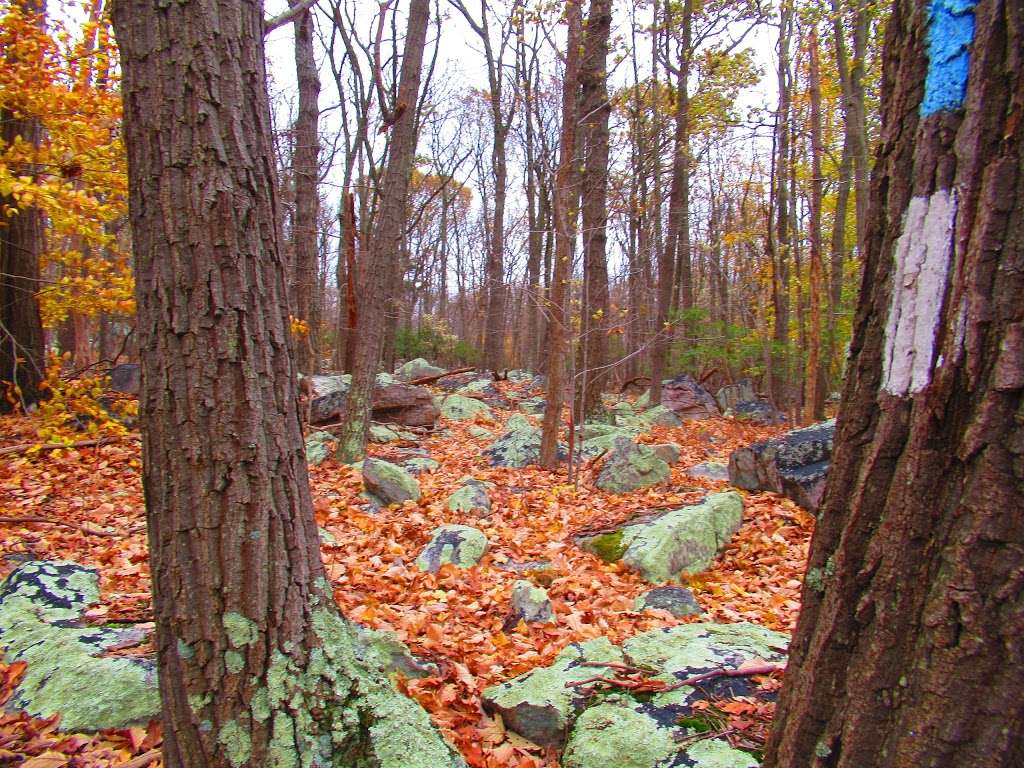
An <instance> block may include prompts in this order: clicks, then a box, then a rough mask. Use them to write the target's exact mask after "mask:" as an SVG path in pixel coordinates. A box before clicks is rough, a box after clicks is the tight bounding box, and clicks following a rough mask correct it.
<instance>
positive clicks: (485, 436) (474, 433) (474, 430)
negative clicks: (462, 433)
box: [466, 424, 494, 440]
mask: <svg viewBox="0 0 1024 768" xmlns="http://www.w3.org/2000/svg"><path fill="white" fill-rule="evenodd" d="M466 431H467V432H468V433H469V436H470V437H473V438H476V439H477V440H492V439H494V433H493V432H491V430H489V429H484V428H483V427H479V426H477V425H476V424H471V425H470V427H469V429H468V430H466Z"/></svg>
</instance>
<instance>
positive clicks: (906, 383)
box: [882, 189, 956, 397]
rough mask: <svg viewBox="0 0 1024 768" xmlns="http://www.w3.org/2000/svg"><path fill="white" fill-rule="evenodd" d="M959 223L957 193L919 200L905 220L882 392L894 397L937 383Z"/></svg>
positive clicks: (887, 330)
mask: <svg viewBox="0 0 1024 768" xmlns="http://www.w3.org/2000/svg"><path fill="white" fill-rule="evenodd" d="M955 219H956V193H955V192H953V191H952V190H949V189H941V190H938V191H937V192H933V193H932V194H931V196H929V197H923V196H922V197H915V198H914V199H913V200H911V201H910V205H909V206H908V207H907V211H906V213H905V214H904V216H903V230H902V232H901V233H900V236H899V239H898V240H897V241H896V248H895V251H894V253H893V258H894V259H895V261H896V274H895V276H894V278H893V283H892V296H891V297H890V303H889V320H888V322H887V323H886V326H885V357H884V358H883V361H882V366H883V369H882V389H884V390H885V391H886V392H889V393H891V394H893V395H899V396H901V397H903V396H906V395H907V394H908V393H910V394H914V393H916V392H920V391H921V390H922V389H924V388H925V387H926V386H928V383H929V382H930V381H931V378H932V369H933V362H932V361H933V358H934V356H935V336H936V334H937V332H938V328H939V321H940V319H941V316H942V299H943V296H945V293H946V283H947V280H948V278H949V266H950V262H951V261H952V256H953V226H954V222H955Z"/></svg>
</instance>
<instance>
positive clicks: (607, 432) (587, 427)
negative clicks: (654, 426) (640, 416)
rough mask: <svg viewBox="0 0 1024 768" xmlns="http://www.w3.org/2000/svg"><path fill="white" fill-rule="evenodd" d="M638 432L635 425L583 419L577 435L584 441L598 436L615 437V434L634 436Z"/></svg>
mask: <svg viewBox="0 0 1024 768" xmlns="http://www.w3.org/2000/svg"><path fill="white" fill-rule="evenodd" d="M638 434H640V430H639V429H637V428H636V427H628V426H620V425H618V424H604V423H602V422H594V421H585V422H584V423H583V424H581V425H580V428H579V436H580V437H581V438H582V439H583V441H584V442H586V441H587V440H596V439H597V438H599V437H615V436H616V435H625V436H626V437H636V436H637V435H638Z"/></svg>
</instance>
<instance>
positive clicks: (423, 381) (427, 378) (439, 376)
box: [408, 366, 476, 387]
mask: <svg viewBox="0 0 1024 768" xmlns="http://www.w3.org/2000/svg"><path fill="white" fill-rule="evenodd" d="M475 370H476V368H474V367H473V366H469V367H468V368H456V369H455V370H454V371H445V372H444V373H435V374H433V375H432V376H420V377H419V378H418V379H413V380H412V381H410V382H408V383H409V384H410V385H411V386H415V387H418V386H420V385H423V384H430V383H432V382H435V381H438V380H439V379H443V378H444V377H445V376H455V375H456V374H459V373H469V372H470V371H475Z"/></svg>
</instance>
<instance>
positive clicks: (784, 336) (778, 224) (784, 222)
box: [768, 0, 793, 408]
mask: <svg viewBox="0 0 1024 768" xmlns="http://www.w3.org/2000/svg"><path fill="white" fill-rule="evenodd" d="M790 3H791V0H782V4H781V6H780V23H779V71H778V78H779V111H778V114H777V116H776V123H775V135H776V152H775V157H774V163H775V227H774V230H773V231H772V232H771V233H770V234H769V238H771V240H772V242H773V244H774V247H773V248H772V249H771V250H772V305H773V308H774V310H775V319H774V326H773V329H772V341H773V344H774V348H773V350H772V363H771V372H772V376H771V394H772V398H773V399H774V400H775V404H776V405H777V406H779V407H782V408H785V407H786V406H787V405H788V403H789V387H790V383H791V382H790V378H789V351H788V350H789V258H790V254H789V232H790V222H789V189H788V186H789V181H788V179H789V173H788V167H789V120H790V115H789V112H790V97H791V94H790V84H791V77H790V70H789V43H790V37H791V35H792V31H793V8H792V6H791V4H790ZM771 225H772V223H771V222H769V223H768V226H769V227H771Z"/></svg>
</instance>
